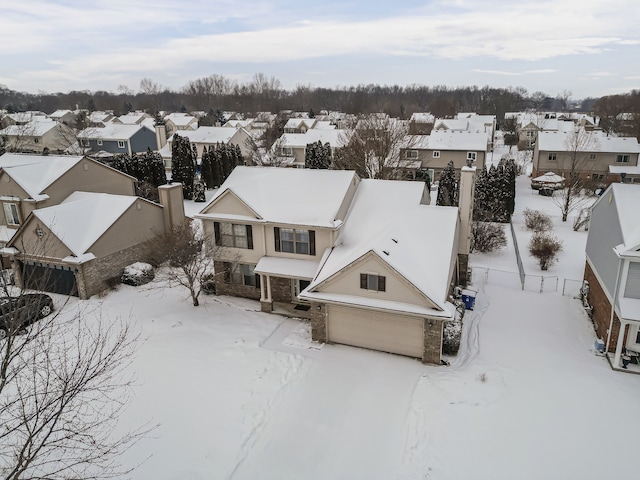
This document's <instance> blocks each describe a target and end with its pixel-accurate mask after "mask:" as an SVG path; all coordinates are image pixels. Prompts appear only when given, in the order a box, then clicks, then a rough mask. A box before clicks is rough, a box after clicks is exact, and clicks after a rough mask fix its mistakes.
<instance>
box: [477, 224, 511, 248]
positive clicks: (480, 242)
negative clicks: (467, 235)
mask: <svg viewBox="0 0 640 480" xmlns="http://www.w3.org/2000/svg"><path fill="white" fill-rule="evenodd" d="M506 246H507V236H506V235H505V233H504V228H503V226H502V225H501V224H498V223H491V222H473V223H472V224H471V251H472V252H482V253H487V252H494V251H496V250H500V249H501V248H504V247H506Z"/></svg>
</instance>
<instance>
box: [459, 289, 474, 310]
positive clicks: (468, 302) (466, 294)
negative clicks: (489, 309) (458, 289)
mask: <svg viewBox="0 0 640 480" xmlns="http://www.w3.org/2000/svg"><path fill="white" fill-rule="evenodd" d="M477 293H478V292H476V291H475V290H468V289H464V290H462V303H464V308H466V309H467V310H473V307H474V305H475V304H476V294H477Z"/></svg>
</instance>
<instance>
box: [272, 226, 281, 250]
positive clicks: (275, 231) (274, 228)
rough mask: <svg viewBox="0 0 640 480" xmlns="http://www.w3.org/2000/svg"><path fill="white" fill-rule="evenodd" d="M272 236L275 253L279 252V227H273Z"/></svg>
mask: <svg viewBox="0 0 640 480" xmlns="http://www.w3.org/2000/svg"><path fill="white" fill-rule="evenodd" d="M273 236H274V237H275V239H276V252H280V251H281V249H280V227H273Z"/></svg>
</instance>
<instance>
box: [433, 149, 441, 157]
mask: <svg viewBox="0 0 640 480" xmlns="http://www.w3.org/2000/svg"><path fill="white" fill-rule="evenodd" d="M433 158H440V150H434V151H433Z"/></svg>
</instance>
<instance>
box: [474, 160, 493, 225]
mask: <svg viewBox="0 0 640 480" xmlns="http://www.w3.org/2000/svg"><path fill="white" fill-rule="evenodd" d="M488 175H489V174H488V172H487V166H486V165H484V166H483V167H482V170H480V172H479V173H478V174H477V175H476V187H475V192H474V195H473V198H474V204H473V219H474V220H476V221H482V222H486V221H488V218H489V217H490V216H491V214H490V213H489V212H488V207H489V205H488V200H487V197H488V195H489V193H488V192H487V182H488V178H487V177H488Z"/></svg>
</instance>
